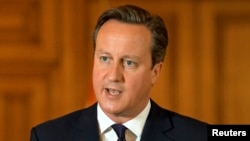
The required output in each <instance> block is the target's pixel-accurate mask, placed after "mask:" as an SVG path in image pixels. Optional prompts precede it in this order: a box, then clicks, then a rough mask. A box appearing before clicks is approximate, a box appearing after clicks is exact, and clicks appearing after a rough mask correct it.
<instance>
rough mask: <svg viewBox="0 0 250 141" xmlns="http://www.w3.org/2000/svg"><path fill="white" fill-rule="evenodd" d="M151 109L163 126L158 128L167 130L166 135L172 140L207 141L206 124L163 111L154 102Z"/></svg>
mask: <svg viewBox="0 0 250 141" xmlns="http://www.w3.org/2000/svg"><path fill="white" fill-rule="evenodd" d="M151 109H152V111H151V112H152V115H155V118H157V119H158V120H160V121H161V123H164V124H165V125H160V126H164V127H165V129H167V132H166V133H167V134H168V135H169V136H171V137H172V138H174V139H179V140H185V139H194V140H195V138H197V140H200V139H202V140H203V139H204V140H206V139H207V127H208V125H209V124H208V123H206V122H204V121H201V120H198V119H195V118H193V117H190V116H186V115H183V114H180V113H177V112H174V111H171V110H168V109H164V108H162V107H160V106H158V105H157V104H156V103H154V102H152V108H151ZM152 117H154V116H152ZM166 127H167V128H166ZM180 134H181V136H180Z"/></svg>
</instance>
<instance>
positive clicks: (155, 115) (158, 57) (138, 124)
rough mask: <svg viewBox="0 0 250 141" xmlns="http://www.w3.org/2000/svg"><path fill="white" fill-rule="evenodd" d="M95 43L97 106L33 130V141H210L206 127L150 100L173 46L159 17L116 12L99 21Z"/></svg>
mask: <svg viewBox="0 0 250 141" xmlns="http://www.w3.org/2000/svg"><path fill="white" fill-rule="evenodd" d="M93 41H94V67H93V87H94V92H95V95H96V98H97V101H98V102H97V103H95V104H94V105H92V106H90V107H89V108H86V109H82V110H79V111H76V112H73V113H70V114H68V115H65V116H63V117H60V118H57V119H54V120H51V121H47V122H45V123H42V124H40V125H38V126H36V127H34V128H33V129H32V131H31V138H30V141H100V140H101V141H116V140H117V139H118V138H120V137H119V136H120V133H119V132H121V134H123V135H121V136H123V137H122V138H126V140H127V141H130V140H134V141H135V140H136V141H139V140H142V141H173V140H175V141H205V140H207V125H208V124H207V123H204V122H201V121H198V120H196V119H192V118H190V117H187V116H184V115H180V114H177V113H175V112H172V111H168V110H166V109H163V108H160V107H159V106H158V105H157V104H156V103H155V102H154V101H153V100H152V99H150V90H151V88H152V86H153V85H154V84H155V82H156V81H157V79H158V77H159V74H160V71H161V68H162V65H163V61H164V58H165V54H166V48H167V44H168V35H167V29H166V27H165V24H164V22H163V20H162V19H161V18H160V17H159V16H155V15H151V14H150V13H149V12H147V11H146V10H144V9H141V8H139V7H137V6H133V5H124V6H120V7H116V8H112V9H110V10H107V11H105V12H104V13H103V14H102V15H101V16H100V17H99V19H98V21H97V25H96V27H95V31H94V36H93ZM113 125H116V126H113ZM122 125H123V126H122ZM117 126H119V127H121V128H122V129H117ZM117 130H119V131H117ZM123 131H124V132H125V133H124V132H123Z"/></svg>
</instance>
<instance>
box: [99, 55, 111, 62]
mask: <svg viewBox="0 0 250 141" xmlns="http://www.w3.org/2000/svg"><path fill="white" fill-rule="evenodd" d="M100 61H101V62H108V61H109V57H108V56H100Z"/></svg>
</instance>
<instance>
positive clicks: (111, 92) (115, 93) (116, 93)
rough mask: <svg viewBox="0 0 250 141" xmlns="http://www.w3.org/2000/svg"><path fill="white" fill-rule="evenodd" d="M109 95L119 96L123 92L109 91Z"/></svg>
mask: <svg viewBox="0 0 250 141" xmlns="http://www.w3.org/2000/svg"><path fill="white" fill-rule="evenodd" d="M108 91H109V93H110V94H111V95H119V94H120V93H121V92H120V91H117V90H113V89H108Z"/></svg>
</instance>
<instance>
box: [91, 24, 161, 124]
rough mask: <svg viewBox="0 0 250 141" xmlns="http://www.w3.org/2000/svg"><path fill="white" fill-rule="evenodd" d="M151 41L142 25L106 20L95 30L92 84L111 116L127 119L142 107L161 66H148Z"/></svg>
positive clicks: (147, 98) (148, 33)
mask: <svg viewBox="0 0 250 141" xmlns="http://www.w3.org/2000/svg"><path fill="white" fill-rule="evenodd" d="M151 42H152V39H151V33H150V31H149V29H147V28H146V27H145V26H143V25H135V24H127V23H122V22H119V21H116V20H109V21H107V22H106V23H105V24H104V25H103V26H102V27H101V29H100V30H99V33H98V35H97V39H96V49H95V54H94V68H93V86H94V91H95V94H96V98H97V100H98V102H99V104H100V106H101V108H102V110H103V111H104V112H105V113H106V114H107V115H108V116H109V117H110V118H111V119H113V120H115V119H116V118H117V117H123V118H126V119H131V118H133V117H135V116H136V115H137V114H139V112H141V110H143V108H144V107H145V106H146V104H147V102H148V100H149V97H150V90H151V87H152V85H153V84H154V83H155V81H156V79H157V78H158V75H159V72H160V69H161V63H160V64H157V65H156V66H155V67H154V68H153V69H151V66H152V61H151V51H150V45H151Z"/></svg>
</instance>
